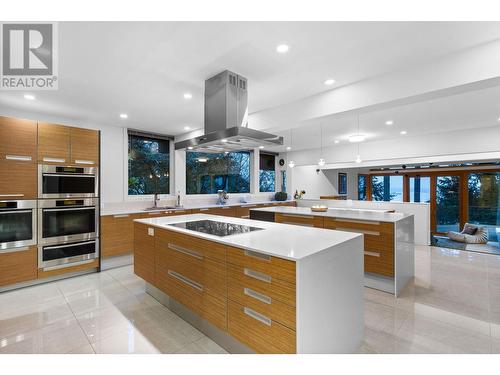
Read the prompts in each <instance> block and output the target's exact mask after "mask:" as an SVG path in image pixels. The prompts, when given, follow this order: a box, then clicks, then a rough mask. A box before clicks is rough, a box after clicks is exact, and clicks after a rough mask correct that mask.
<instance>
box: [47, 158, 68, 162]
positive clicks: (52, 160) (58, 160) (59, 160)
mask: <svg viewBox="0 0 500 375" xmlns="http://www.w3.org/2000/svg"><path fill="white" fill-rule="evenodd" d="M42 160H43V161H47V162H49V163H64V162H65V161H66V159H63V158H50V157H44V158H43V159H42Z"/></svg>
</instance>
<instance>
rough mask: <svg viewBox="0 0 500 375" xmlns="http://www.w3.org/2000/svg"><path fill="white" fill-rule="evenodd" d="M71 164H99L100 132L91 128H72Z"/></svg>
mask: <svg viewBox="0 0 500 375" xmlns="http://www.w3.org/2000/svg"><path fill="white" fill-rule="evenodd" d="M70 134H71V164H75V165H98V164H99V132H98V131H96V130H90V129H81V128H71V132H70Z"/></svg>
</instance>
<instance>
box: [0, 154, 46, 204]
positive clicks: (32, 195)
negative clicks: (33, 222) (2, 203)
mask: <svg viewBox="0 0 500 375" xmlns="http://www.w3.org/2000/svg"><path fill="white" fill-rule="evenodd" d="M37 195H38V191H37V165H36V164H35V163H27V162H24V161H16V160H6V159H0V200H4V199H36V198H37Z"/></svg>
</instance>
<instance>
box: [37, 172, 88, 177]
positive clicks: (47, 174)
mask: <svg viewBox="0 0 500 375" xmlns="http://www.w3.org/2000/svg"><path fill="white" fill-rule="evenodd" d="M42 176H43V177H46V176H47V177H87V178H96V175H95V174H81V173H80V174H76V173H75V174H65V173H43V174H42Z"/></svg>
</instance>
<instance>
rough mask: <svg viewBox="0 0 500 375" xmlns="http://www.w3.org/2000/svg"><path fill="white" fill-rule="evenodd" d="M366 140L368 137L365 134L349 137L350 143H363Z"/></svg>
mask: <svg viewBox="0 0 500 375" xmlns="http://www.w3.org/2000/svg"><path fill="white" fill-rule="evenodd" d="M365 139H366V135H364V134H355V135H351V136H349V142H351V143H359V142H363V141H364V140H365Z"/></svg>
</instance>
